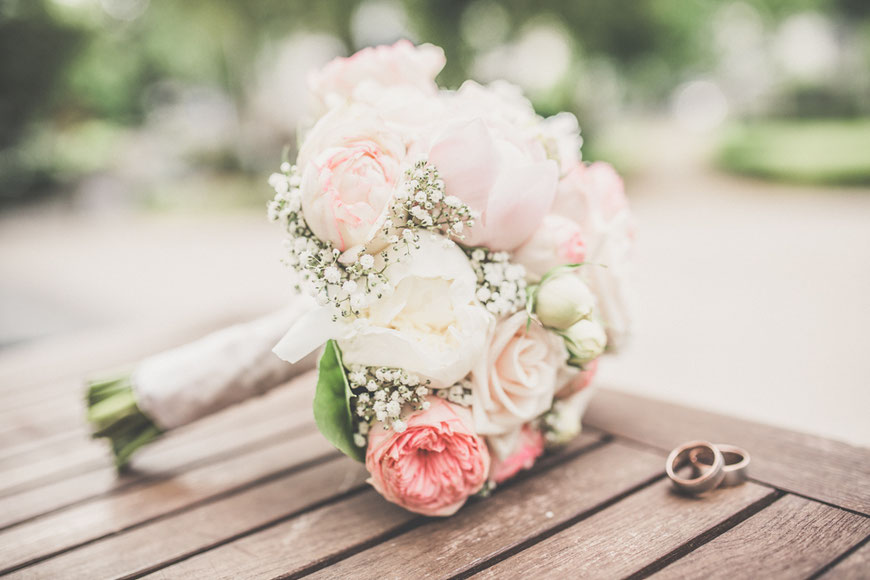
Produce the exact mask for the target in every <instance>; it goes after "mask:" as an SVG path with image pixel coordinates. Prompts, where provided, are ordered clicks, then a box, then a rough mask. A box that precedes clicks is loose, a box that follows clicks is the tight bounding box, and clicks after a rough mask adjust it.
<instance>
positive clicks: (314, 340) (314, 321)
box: [274, 234, 494, 388]
mask: <svg viewBox="0 0 870 580" xmlns="http://www.w3.org/2000/svg"><path fill="white" fill-rule="evenodd" d="M385 274H386V276H387V279H388V282H389V286H390V288H391V290H390V291H389V292H388V293H387V294H386V295H384V297H383V298H381V299H379V300H376V301H374V302H373V303H372V304H371V305H370V306H369V307H368V309H367V310H365V311H363V313H362V317H361V318H360V319H358V320H355V321H353V322H347V321H344V320H339V321H333V320H332V314H331V312H330V311H328V310H327V309H320V310H317V311H315V312H313V313H311V314H310V315H309V316H306V317H305V318H303V319H302V320H300V321H299V323H297V324H296V325H295V326H294V327H293V328H291V329H290V332H288V333H287V335H286V336H285V337H284V338H283V339H282V340H281V342H280V343H278V345H277V346H276V347H275V349H274V350H275V353H276V354H277V355H278V356H280V357H281V358H283V359H285V360H287V361H289V362H291V363H292V362H295V361H296V360H299V359H301V358H302V357H303V356H305V355H306V354H307V353H309V352H311V351H313V350H314V349H316V348H318V347H319V346H320V345H321V344H323V343H324V342H326V341H327V340H329V339H331V338H332V339H336V340H337V341H338V345H339V347H340V348H341V352H342V356H343V358H344V362H345V363H346V364H348V365H352V364H359V365H366V366H385V367H398V368H402V369H405V370H407V371H408V372H409V373H413V374H416V375H418V376H420V377H421V378H422V379H424V380H430V381H432V385H431V386H432V387H434V388H439V387H447V386H450V385H452V384H454V383H455V382H457V381H459V380H461V379H463V378H464V377H465V376H466V375H467V374H468V373H469V371H470V370H471V368H472V366H473V364H474V363H475V362H476V361H477V360H478V359H480V358H481V357H482V356H483V351H484V348H485V346H486V342H487V338H488V336H489V334H490V331H491V328H492V326H493V325H494V319H493V317H492V315H490V314H489V313H488V312H487V311H486V309H484V308H483V307H482V306H481V305H480V303H478V302H477V299H476V298H475V295H474V294H475V289H476V285H477V279H476V277H475V275H474V271H473V270H472V269H471V265H470V263H469V261H468V258H466V256H465V254H464V253H463V252H462V250H460V249H459V247H458V246H456V244H454V243H452V242H448V241H447V240H445V239H444V238H442V237H439V236H434V235H428V234H426V235H423V236H422V238H421V240H420V248H419V249H418V250H413V251H412V252H411V255H410V256H405V257H404V258H403V259H402V260H401V261H399V262H396V263H393V264H391V265H390V266H389V267H388V268H387V270H386V272H385Z"/></svg>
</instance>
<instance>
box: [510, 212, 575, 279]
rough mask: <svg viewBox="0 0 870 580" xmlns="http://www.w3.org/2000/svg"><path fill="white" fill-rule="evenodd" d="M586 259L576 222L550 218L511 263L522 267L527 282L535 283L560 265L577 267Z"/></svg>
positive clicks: (549, 216) (555, 216)
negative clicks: (576, 265) (528, 280)
mask: <svg viewBox="0 0 870 580" xmlns="http://www.w3.org/2000/svg"><path fill="white" fill-rule="evenodd" d="M585 259H586V241H585V239H584V237H583V230H582V229H581V228H580V226H579V225H578V224H577V222H575V221H573V220H570V219H568V218H566V217H563V216H560V215H555V214H550V215H547V216H544V221H543V222H541V225H540V227H538V229H537V230H536V231H535V233H534V234H533V235H532V237H531V238H529V239H528V240H527V241H526V242H525V243H524V244H523V245H522V246H520V247H519V248H517V250H516V252H514V257H513V261H514V262H516V263H517V264H522V265H523V266H524V267H525V269H526V274H527V276H528V278H529V279H530V280H532V281H537V280H539V279H540V278H541V276H543V275H544V274H546V273H547V272H549V271H550V270H552V269H553V268H555V267H556V266H561V265H563V264H579V263H581V262H583V261H584V260H585Z"/></svg>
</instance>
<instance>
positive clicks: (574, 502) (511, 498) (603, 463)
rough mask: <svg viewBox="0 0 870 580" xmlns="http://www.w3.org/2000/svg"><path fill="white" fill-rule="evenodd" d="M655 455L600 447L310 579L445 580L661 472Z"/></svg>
mask: <svg viewBox="0 0 870 580" xmlns="http://www.w3.org/2000/svg"><path fill="white" fill-rule="evenodd" d="M663 470H664V467H663V463H662V461H661V459H660V458H658V457H657V456H655V455H652V454H649V453H646V452H644V451H639V450H636V449H632V448H629V447H625V446H623V445H620V444H618V443H610V444H606V445H604V446H602V447H599V448H596V449H593V450H591V451H589V452H587V453H584V454H582V455H580V456H579V457H577V458H576V459H574V460H571V461H568V462H567V463H564V464H560V465H557V466H556V467H553V468H552V469H550V470H547V471H545V472H543V473H541V474H539V475H535V476H532V477H530V478H528V479H525V480H523V481H520V482H518V483H516V484H515V485H511V486H507V487H505V488H504V489H503V490H502V491H501V492H497V493H495V494H494V495H493V496H492V497H490V498H489V499H487V500H484V501H479V502H475V503H473V504H469V505H467V506H466V507H465V508H463V509H462V510H461V511H459V512H458V513H457V514H456V515H455V516H453V517H451V518H449V519H443V520H431V521H429V522H428V523H426V524H425V525H423V526H420V527H418V528H415V529H413V530H411V531H410V532H408V533H406V534H402V535H401V536H399V537H396V538H393V539H391V540H388V541H386V542H384V543H382V544H379V545H377V546H375V547H373V548H371V549H368V550H365V551H363V552H360V553H359V554H356V555H354V556H352V557H350V558H348V559H346V560H343V561H341V562H338V563H337V564H335V565H333V566H330V567H329V568H326V569H324V570H321V571H319V572H317V573H315V574H314V575H313V576H312V578H382V579H383V578H443V577H449V576H452V575H454V574H459V573H461V572H463V571H465V570H468V569H470V568H472V567H473V566H475V565H476V564H478V563H480V562H483V561H485V560H487V559H489V558H492V557H494V556H497V555H498V554H501V553H503V552H505V551H507V550H509V549H511V548H512V547H514V546H517V545H519V544H520V543H522V542H523V541H524V540H526V539H528V538H530V537H534V536H535V535H537V534H539V533H542V532H544V531H546V530H548V529H551V528H553V527H555V526H558V525H559V524H561V523H564V522H566V521H569V520H571V519H572V518H574V517H577V516H578V515H580V514H583V513H584V512H586V511H588V510H591V509H593V508H595V507H596V506H598V505H599V504H601V503H602V502H606V501H607V500H609V499H611V498H613V497H614V496H618V495H619V494H622V493H625V492H628V491H630V490H631V489H632V488H634V487H635V486H638V485H642V484H644V483H645V482H647V481H649V480H650V479H651V478H655V477H657V476H658V475H660V474H661V473H662V472H663Z"/></svg>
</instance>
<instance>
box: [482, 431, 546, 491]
mask: <svg viewBox="0 0 870 580" xmlns="http://www.w3.org/2000/svg"><path fill="white" fill-rule="evenodd" d="M543 452H544V436H543V434H541V432H540V431H538V430H537V429H533V428H532V427H530V426H529V425H523V428H522V429H521V430H520V433H519V436H518V437H517V441H516V444H515V447H514V451H513V453H511V454H510V455H508V456H507V457H506V458H505V459H503V460H502V459H498V458H497V457H496V458H494V459H493V461H492V469H491V470H490V476H489V478H490V479H491V480H492V481H494V482H496V483H502V482H503V481H505V480H508V479H510V478H511V477H513V476H515V475H516V474H517V473H519V471H520V470H521V469H531V468H532V466H533V465H534V464H535V460H536V459H537V458H538V457H540V456H541V454H542V453H543Z"/></svg>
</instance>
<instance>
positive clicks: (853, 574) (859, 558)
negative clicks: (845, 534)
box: [822, 538, 870, 580]
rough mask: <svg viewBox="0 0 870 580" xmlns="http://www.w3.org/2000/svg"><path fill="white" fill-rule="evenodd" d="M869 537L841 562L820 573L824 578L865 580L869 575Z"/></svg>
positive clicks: (827, 579) (828, 579)
mask: <svg viewBox="0 0 870 580" xmlns="http://www.w3.org/2000/svg"><path fill="white" fill-rule="evenodd" d="M868 540H870V538H865V539H864V545H863V546H861V547H860V548H859V549H857V550H856V551H854V552H853V553H851V554H849V555H848V556H847V557H846V558H845V559H844V560H843V561H842V562H838V563H837V564H836V565H835V566H834V567H833V568H831V569H830V570H828V571H827V572H826V573H825V574H823V575H822V578H824V580H867V578H868V577H870V541H868Z"/></svg>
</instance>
